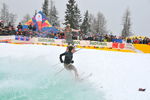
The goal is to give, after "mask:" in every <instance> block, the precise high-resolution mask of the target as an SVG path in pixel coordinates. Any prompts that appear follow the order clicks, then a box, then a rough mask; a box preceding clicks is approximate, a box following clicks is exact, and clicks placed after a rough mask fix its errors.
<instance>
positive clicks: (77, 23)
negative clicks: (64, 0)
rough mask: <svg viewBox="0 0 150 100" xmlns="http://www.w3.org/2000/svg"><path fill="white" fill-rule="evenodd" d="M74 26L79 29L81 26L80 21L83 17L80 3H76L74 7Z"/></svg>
mask: <svg viewBox="0 0 150 100" xmlns="http://www.w3.org/2000/svg"><path fill="white" fill-rule="evenodd" d="M74 12H75V13H74V14H75V15H74V19H75V20H74V26H75V28H74V29H79V28H80V23H81V22H82V19H81V14H80V10H79V8H78V5H77V4H76V5H75V8H74Z"/></svg>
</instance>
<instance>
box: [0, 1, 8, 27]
mask: <svg viewBox="0 0 150 100" xmlns="http://www.w3.org/2000/svg"><path fill="white" fill-rule="evenodd" d="M0 19H1V20H2V21H4V25H8V24H9V11H8V6H7V5H6V4H5V3H3V4H2V9H1V16H0Z"/></svg>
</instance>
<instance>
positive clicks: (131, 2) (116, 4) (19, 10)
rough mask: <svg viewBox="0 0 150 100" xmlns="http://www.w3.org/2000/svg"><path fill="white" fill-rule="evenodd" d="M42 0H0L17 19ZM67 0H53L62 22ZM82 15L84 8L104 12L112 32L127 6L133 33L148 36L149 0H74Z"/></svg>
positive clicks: (117, 30) (31, 11) (38, 7)
mask: <svg viewBox="0 0 150 100" xmlns="http://www.w3.org/2000/svg"><path fill="white" fill-rule="evenodd" d="M43 1H44V0H0V8H1V7H2V3H6V4H7V5H8V6H9V10H10V11H11V12H13V13H16V14H17V15H18V21H20V20H21V19H22V17H23V16H24V15H25V14H27V13H29V14H30V15H31V16H32V15H33V14H34V11H35V10H41V6H42V3H43ZM67 1H68V0H54V2H55V5H56V8H57V10H58V12H59V17H60V21H61V22H63V19H64V12H65V10H66V3H67ZM76 1H77V3H78V5H79V9H80V10H81V13H82V16H83V15H84V12H85V11H86V10H89V12H90V13H92V14H94V15H96V14H97V12H99V11H100V12H101V13H103V14H104V16H105V17H106V20H107V29H108V30H109V31H112V32H113V33H114V34H118V33H120V32H121V30H122V17H123V15H124V13H125V10H126V9H127V8H129V9H130V11H131V21H132V31H133V32H134V33H135V34H139V35H140V34H144V35H147V36H150V0H76Z"/></svg>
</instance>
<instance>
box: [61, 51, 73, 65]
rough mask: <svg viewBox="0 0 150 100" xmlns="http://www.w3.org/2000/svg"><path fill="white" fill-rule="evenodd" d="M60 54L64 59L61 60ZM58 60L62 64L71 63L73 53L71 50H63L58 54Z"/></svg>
mask: <svg viewBox="0 0 150 100" xmlns="http://www.w3.org/2000/svg"><path fill="white" fill-rule="evenodd" d="M62 56H65V60H64V61H63V60H62ZM59 58H60V62H61V63H64V64H70V63H73V61H72V58H73V53H72V52H65V53H62V54H60V57H59Z"/></svg>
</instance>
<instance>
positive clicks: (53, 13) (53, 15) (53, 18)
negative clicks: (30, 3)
mask: <svg viewBox="0 0 150 100" xmlns="http://www.w3.org/2000/svg"><path fill="white" fill-rule="evenodd" d="M58 18H59V17H58V12H57V9H56V7H55V5H54V2H53V1H52V0H51V1H50V9H49V17H48V19H49V22H50V23H51V24H52V25H53V26H59V21H58Z"/></svg>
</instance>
